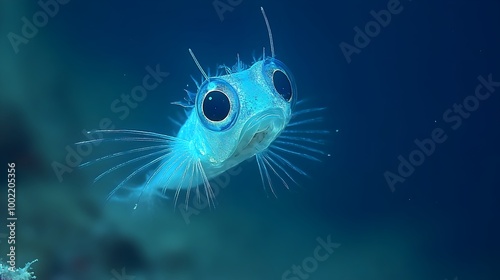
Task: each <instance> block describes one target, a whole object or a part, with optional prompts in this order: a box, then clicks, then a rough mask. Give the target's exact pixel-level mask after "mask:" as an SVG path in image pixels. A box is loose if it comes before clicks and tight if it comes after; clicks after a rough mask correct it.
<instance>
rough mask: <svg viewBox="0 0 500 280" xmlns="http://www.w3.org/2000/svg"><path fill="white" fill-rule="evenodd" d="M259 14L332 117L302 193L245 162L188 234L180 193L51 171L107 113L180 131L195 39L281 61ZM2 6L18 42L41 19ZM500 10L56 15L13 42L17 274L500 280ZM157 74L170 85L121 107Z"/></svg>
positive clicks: (192, 219) (202, 52)
mask: <svg viewBox="0 0 500 280" xmlns="http://www.w3.org/2000/svg"><path fill="white" fill-rule="evenodd" d="M260 6H264V8H265V9H266V13H267V16H268V18H269V21H270V24H271V28H272V30H273V37H274V44H275V51H276V58H278V59H279V60H281V61H283V62H284V63H285V64H286V65H287V66H288V68H290V69H291V71H292V72H293V75H294V77H295V78H296V83H297V87H298V94H299V96H300V98H301V99H302V98H304V99H307V100H308V101H309V103H307V104H309V105H308V106H311V107H319V106H325V107H327V110H326V111H324V113H323V116H324V118H325V121H324V122H323V123H322V124H321V125H320V126H319V128H321V129H327V130H329V131H330V132H331V133H330V134H329V135H328V136H327V137H326V138H327V144H326V145H325V146H324V147H323V148H322V149H323V150H324V151H325V153H326V154H329V155H330V156H323V157H321V162H309V161H306V160H304V159H297V158H295V161H294V163H296V164H297V166H298V167H300V168H302V169H304V170H305V171H306V172H307V173H308V174H309V176H308V177H303V176H296V177H295V176H294V178H297V182H298V184H299V186H296V185H294V186H293V187H292V189H291V190H290V191H289V190H286V189H285V188H284V187H283V186H281V185H280V184H279V181H275V182H276V185H275V187H276V192H277V196H278V198H277V199H276V198H274V196H273V195H272V193H271V192H270V191H269V190H268V189H267V190H265V189H264V188H263V187H262V184H261V181H260V176H259V173H258V169H257V166H256V164H255V162H251V163H244V164H243V166H242V170H243V172H242V173H241V175H238V176H232V177H231V179H230V182H229V185H228V187H227V188H224V189H223V190H221V193H220V194H219V195H218V196H217V203H216V204H217V207H216V208H215V209H208V208H203V209H201V210H200V209H198V210H200V211H199V212H196V214H193V215H191V216H189V218H187V219H188V220H189V222H188V223H186V217H187V216H186V215H185V213H184V214H183V212H182V211H180V210H179V209H177V210H176V211H174V210H173V207H172V204H170V203H169V202H166V203H165V205H164V206H162V207H160V209H162V210H153V212H149V214H147V215H146V216H141V215H136V214H134V213H133V211H131V210H130V208H127V207H123V208H121V207H122V206H113V205H112V206H109V205H108V206H107V207H103V199H104V197H105V196H106V194H107V193H108V192H109V191H110V190H111V189H112V185H113V183H114V184H115V185H116V183H117V182H120V178H121V179H123V178H124V177H126V176H127V175H128V174H129V173H121V174H118V175H116V178H112V179H111V181H110V182H108V183H109V184H108V185H107V188H106V187H103V188H92V187H89V185H90V184H91V181H92V178H93V177H95V175H96V174H99V173H101V172H102V170H101V171H99V170H98V169H97V170H93V173H92V172H88V173H87V171H79V170H76V169H75V170H73V168H72V172H71V173H70V172H68V173H64V175H63V176H62V177H61V178H62V182H59V180H58V177H57V176H56V174H55V173H54V167H53V163H54V161H57V162H62V163H64V161H65V156H66V155H67V150H65V147H66V145H68V144H71V143H73V142H75V141H80V140H81V138H82V137H83V136H82V134H81V131H82V130H83V129H86V130H90V129H96V128H99V126H100V125H99V123H100V122H101V121H102V120H103V119H106V121H105V122H106V123H108V124H109V125H110V126H112V127H114V128H118V129H125V128H130V129H141V130H149V131H156V132H160V133H175V131H176V128H175V126H174V125H172V124H171V122H170V121H169V117H174V118H177V117H178V116H179V114H182V112H181V110H179V108H178V107H176V106H173V105H171V104H170V102H173V101H177V100H180V99H182V98H183V97H184V92H183V89H185V88H186V87H187V88H188V89H191V90H194V84H193V82H192V81H191V78H190V75H193V76H194V77H195V78H197V79H198V78H199V77H200V76H201V75H200V73H199V71H198V69H197V68H196V65H195V63H194V62H193V60H192V59H191V57H190V55H189V53H188V48H191V49H192V50H193V51H194V53H195V54H196V56H197V58H198V60H199V62H200V63H201V65H202V66H203V67H205V68H208V67H210V68H211V70H212V71H214V70H215V67H216V66H217V65H220V64H226V65H233V64H234V63H235V62H236V57H237V54H239V56H240V58H241V59H242V60H243V61H244V62H245V63H251V61H252V54H253V53H254V54H255V56H256V57H258V56H259V55H260V54H261V53H262V48H263V47H265V48H266V52H267V55H270V47H269V40H268V35H267V31H266V26H265V22H264V20H263V18H262V14H261V12H260ZM5 7H6V9H13V10H12V11H13V12H12V14H11V16H9V17H7V16H6V17H5V22H6V24H5V28H3V29H2V28H0V30H1V31H2V32H3V33H5V34H7V33H8V32H16V33H21V31H20V29H21V26H22V24H23V23H22V21H20V20H19V19H20V18H21V17H22V16H24V15H27V17H28V18H31V16H32V15H33V13H35V12H36V11H39V10H40V7H39V6H37V5H33V6H27V7H21V5H19V7H16V8H13V7H12V5H11V6H9V5H7V4H5ZM218 9H219V10H218ZM499 11H500V2H498V1H488V0H484V1H475V2H472V1H438V3H435V1H418V0H413V1H409V0H402V1H401V2H399V1H393V0H391V1H387V0H377V1H359V0H358V1H350V2H349V3H335V2H325V1H319V2H318V1H316V2H304V1H286V2H279V1H249V0H242V1H224V0H221V1H214V2H211V1H176V2H171V1H170V2H167V1H165V2H163V1H143V2H131V3H124V2H123V1H106V2H105V3H100V2H99V3H97V2H95V3H94V2H90V3H89V2H81V1H71V2H69V3H68V4H66V5H64V6H63V5H61V6H60V11H59V12H58V13H57V14H56V15H55V16H54V17H53V18H50V19H49V22H48V24H47V25H46V26H44V27H42V28H40V30H39V32H38V33H37V35H36V36H35V37H34V38H33V39H30V41H29V43H28V44H22V45H20V46H19V53H18V54H15V53H14V52H13V50H12V45H11V44H10V42H9V40H8V39H6V40H3V41H2V45H1V47H2V49H1V50H2V51H1V57H3V59H0V61H2V60H3V61H4V62H3V63H2V62H0V64H4V63H5V64H4V66H3V67H1V68H0V69H3V70H2V84H3V86H2V85H0V91H1V93H2V106H1V108H2V109H4V110H3V112H4V113H3V114H2V135H5V136H3V137H2V138H3V139H5V140H4V141H3V142H2V158H4V155H5V158H6V159H5V161H7V162H11V161H15V162H16V163H17V166H18V167H17V169H18V171H17V172H18V187H17V188H18V193H19V198H18V208H19V210H18V212H19V215H20V216H19V220H20V222H19V223H20V226H19V228H18V233H17V236H18V237H17V238H18V243H19V244H20V245H19V246H18V247H19V249H18V253H17V254H18V259H19V263H18V266H22V264H24V263H25V262H28V261H30V260H32V259H35V258H38V259H39V262H38V263H37V264H34V265H33V271H34V272H35V274H36V275H37V276H38V277H39V278H37V279H110V278H111V279H120V277H121V278H124V279H128V278H126V277H124V276H123V275H122V276H120V273H122V274H123V272H124V271H123V270H122V269H125V270H126V271H128V273H129V274H130V275H135V276H137V277H139V276H141V275H143V274H144V275H146V276H145V277H146V278H145V279H290V280H292V279H293V280H296V279H428V280H430V279H437V280H443V279H460V280H465V279H500V270H499V269H498V264H499V263H500V254H499V253H498V252H499V250H500V241H499V239H498V236H500V228H499V226H498V222H499V218H500V205H499V203H498V202H499V197H500V191H499V190H498V186H500V179H498V176H497V174H498V173H499V171H500V164H499V160H498V158H499V156H500V148H499V146H498V143H500V130H499V126H498V122H499V121H500V118H499V117H500V114H499V110H498V107H499V106H500V97H499V93H500V68H499V65H500V64H499V62H500V55H499V53H498V50H500V40H499V39H498V38H499V36H498V35H499V29H498V28H499V26H500V18H499V17H498V12H499ZM156 65H160V66H159V67H160V68H161V70H162V71H165V72H168V73H169V75H168V77H166V78H164V80H163V81H162V82H161V83H159V85H158V87H157V88H155V89H154V90H152V91H150V92H148V93H147V97H145V98H144V100H143V101H140V102H138V103H137V106H135V105H134V107H129V108H128V110H125V109H123V110H118V109H117V108H118V105H117V104H119V105H123V104H124V103H123V102H120V100H121V95H122V94H127V93H130V91H131V89H132V88H133V87H134V86H136V85H138V84H141V82H142V78H143V77H144V75H146V74H147V73H148V72H147V70H146V67H148V66H149V67H153V68H154V67H155V66H156ZM116 100H118V101H116ZM114 102H118V103H115V106H114V109H113V105H112V104H113V103H114ZM100 152H103V151H100ZM105 152H106V151H104V153H105ZM120 176H121V177H120ZM105 186H106V185H105ZM3 197H4V196H2V200H4V199H3ZM1 205H2V207H3V205H4V201H2V204H1ZM3 208H5V207H3ZM124 209H126V210H124ZM2 211H4V210H2ZM2 213H3V212H2ZM4 215H6V214H4ZM327 240H331V242H332V243H335V244H337V245H338V246H337V245H335V249H334V250H333V249H332V248H333V247H331V248H326V247H324V246H323V245H322V244H325V242H327ZM0 245H1V248H2V254H3V252H7V249H8V248H7V247H6V243H5V242H2V244H0ZM332 246H333V245H332ZM316 248H320V249H318V250H320V251H318V252H320V253H318V254H320V255H321V254H326V255H321V256H320V255H318V254H317V253H316V251H317V250H316ZM330 249H331V250H332V251H329V250H330ZM325 256H326V257H325ZM322 257H325V258H324V259H323V258H322ZM4 259H5V255H4ZM57 277H62V278H57ZM64 277H66V278H64ZM112 277H114V278H112ZM130 279H132V278H130ZM137 279H139V278H137ZM141 279H142V278H141Z"/></svg>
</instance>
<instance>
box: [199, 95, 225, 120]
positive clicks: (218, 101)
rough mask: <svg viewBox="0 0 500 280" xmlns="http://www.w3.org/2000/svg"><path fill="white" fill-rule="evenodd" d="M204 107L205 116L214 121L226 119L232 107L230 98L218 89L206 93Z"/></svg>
mask: <svg viewBox="0 0 500 280" xmlns="http://www.w3.org/2000/svg"><path fill="white" fill-rule="evenodd" d="M202 107H203V114H204V115H205V117H207V119H209V120H211V121H214V122H220V121H222V120H223V119H225V118H226V117H227V115H228V114H229V110H230V109H231V105H230V104H229V98H228V97H227V96H226V95H225V94H224V93H222V92H220V91H218V90H216V91H211V92H209V93H208V94H207V95H205V99H203V106H202Z"/></svg>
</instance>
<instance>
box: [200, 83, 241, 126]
mask: <svg viewBox="0 0 500 280" xmlns="http://www.w3.org/2000/svg"><path fill="white" fill-rule="evenodd" d="M196 111H197V112H198V117H199V118H200V121H201V122H202V123H203V125H204V126H205V127H206V128H208V129H210V130H213V131H223V130H226V129H229V128H231V127H232V126H233V125H234V122H235V121H236V119H237V117H238V114H239V111H240V100H239V98H238V94H237V93H236V90H235V89H234V88H233V87H232V86H231V85H230V84H229V83H228V82H226V81H225V80H224V79H220V78H210V80H208V81H205V82H204V83H203V84H202V85H201V86H200V89H199V90H198V93H197V95H196Z"/></svg>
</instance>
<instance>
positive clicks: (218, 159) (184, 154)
mask: <svg viewBox="0 0 500 280" xmlns="http://www.w3.org/2000/svg"><path fill="white" fill-rule="evenodd" d="M264 17H265V14H264ZM266 23H267V18H266ZM268 30H269V35H270V39H271V50H272V56H271V57H266V56H265V54H263V56H262V58H261V59H259V60H257V61H255V62H254V63H253V64H252V65H251V66H250V67H247V66H246V65H245V64H243V63H242V62H241V61H240V60H239V57H238V61H237V63H236V65H235V66H233V67H232V68H229V67H225V66H221V67H220V69H223V70H224V71H225V74H224V75H216V76H208V75H206V74H205V72H204V71H203V70H202V69H201V67H200V71H201V72H202V74H203V76H204V80H203V81H202V82H201V83H196V85H197V92H196V93H191V92H187V98H186V99H185V100H184V101H181V102H175V103H174V104H177V105H182V106H183V107H186V110H187V119H186V121H185V122H184V123H183V124H182V126H181V127H180V129H179V132H178V133H177V135H176V136H168V135H163V134H159V133H154V132H146V131H135V130H100V131H99V132H101V133H108V134H119V135H121V134H123V137H124V138H126V139H128V140H127V141H143V142H146V143H149V142H151V143H153V145H148V146H145V147H142V148H136V149H132V150H127V151H123V152H119V153H114V154H111V155H108V156H105V157H102V158H98V159H96V160H93V161H90V162H87V163H84V164H83V165H90V164H93V163H95V162H99V161H102V160H104V159H108V158H112V157H121V156H125V155H136V154H140V153H142V154H143V153H144V152H147V153H146V154H144V155H142V156H135V157H134V158H132V159H130V160H128V161H124V162H122V163H121V164H119V165H117V166H114V167H112V168H111V169H108V170H106V171H105V172H103V173H102V174H101V175H99V176H98V177H97V178H96V180H98V179H100V178H102V177H103V176H105V175H107V174H109V173H111V172H113V171H115V170H116V169H118V168H122V167H125V166H127V165H129V164H132V163H135V162H140V161H146V163H145V164H143V165H141V166H140V167H139V168H137V169H136V170H134V171H133V172H132V173H131V174H130V175H129V176H128V177H127V178H125V179H124V180H123V181H122V182H121V183H120V184H119V185H118V186H116V187H115V188H114V190H113V191H112V192H111V193H110V195H109V197H108V198H111V197H112V196H113V195H114V194H115V193H116V191H118V190H120V189H122V188H125V187H126V188H127V189H132V190H133V191H132V193H134V195H133V196H134V197H135V198H136V199H137V200H140V199H141V197H142V196H143V195H145V196H150V195H155V194H159V195H162V196H164V197H172V196H173V198H174V199H175V200H176V201H177V198H178V196H179V193H180V192H181V191H187V195H186V200H187V198H188V197H189V191H190V190H191V189H193V188H196V190H197V193H198V194H199V186H203V187H204V189H205V193H206V196H207V197H208V198H209V199H210V198H212V199H213V197H214V194H213V192H212V190H211V187H210V183H209V181H210V179H212V178H214V177H216V176H218V175H220V174H221V173H223V172H225V171H227V170H229V169H231V168H233V167H235V166H237V165H238V164H240V163H241V162H242V161H244V160H247V159H249V158H251V157H254V156H255V157H256V159H257V164H258V167H259V171H260V175H261V179H262V183H263V184H264V185H268V186H269V187H270V189H271V190H272V191H273V193H274V190H273V186H272V180H271V175H273V176H276V177H277V178H279V179H280V181H281V182H282V183H283V184H284V185H285V186H286V187H287V188H288V183H287V181H294V180H293V178H292V176H291V175H290V173H291V172H290V171H295V172H297V173H300V174H305V172H304V171H302V169H300V168H298V167H297V166H296V165H294V164H292V163H291V162H290V160H288V159H287V155H292V156H298V157H302V158H305V159H311V160H319V159H318V158H317V157H316V156H317V155H321V154H324V153H323V151H322V150H320V149H318V148H315V147H314V146H315V145H317V144H322V143H323V142H322V140H321V139H318V138H317V136H321V135H322V134H325V133H328V132H327V131H324V130H311V129H302V130H301V129H299V128H300V127H301V126H307V125H309V124H311V123H314V122H318V121H320V120H321V117H315V118H311V117H309V113H314V112H318V111H321V110H323V109H324V108H305V109H302V110H296V109H295V107H296V106H295V105H300V104H301V102H297V101H298V100H297V98H298V95H297V90H296V86H295V81H294V78H293V76H292V74H291V72H290V70H289V69H288V68H287V67H286V66H285V65H284V64H283V63H282V62H281V61H279V60H277V59H276V58H275V57H274V48H273V45H272V36H271V33H270V28H269V26H268ZM190 51H191V50H190ZM191 54H192V53H191ZM192 55H193V59H194V60H195V62H196V64H197V65H198V66H199V64H198V61H197V60H196V58H195V57H194V54H192ZM195 82H196V81H195ZM300 117H303V118H302V119H301V118H300ZM117 139H118V138H113V140H117ZM88 142H91V141H83V142H80V143H78V144H84V143H88ZM139 173H147V174H148V175H147V178H146V180H145V181H144V183H143V184H142V185H140V186H135V187H132V188H130V187H129V186H128V185H127V183H128V182H129V180H130V179H131V178H132V177H134V176H135V175H137V174H139ZM172 191H173V195H168V194H167V195H166V193H172Z"/></svg>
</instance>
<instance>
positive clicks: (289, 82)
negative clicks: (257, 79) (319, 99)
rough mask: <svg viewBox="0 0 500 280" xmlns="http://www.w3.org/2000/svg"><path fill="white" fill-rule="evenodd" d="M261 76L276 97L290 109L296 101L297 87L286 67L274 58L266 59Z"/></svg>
mask: <svg viewBox="0 0 500 280" xmlns="http://www.w3.org/2000/svg"><path fill="white" fill-rule="evenodd" d="M262 75H263V76H264V78H265V79H266V81H267V83H268V85H269V86H270V87H271V88H272V89H273V92H274V93H275V94H276V95H279V97H280V98H283V100H284V101H286V102H288V103H289V104H290V106H291V107H293V106H294V105H295V102H296V101H297V87H296V86H295V80H294V78H293V75H292V73H291V72H290V70H289V69H288V68H287V67H286V65H285V64H284V63H283V62H281V61H279V60H277V59H276V58H268V59H266V60H265V61H264V64H263V65H262Z"/></svg>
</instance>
